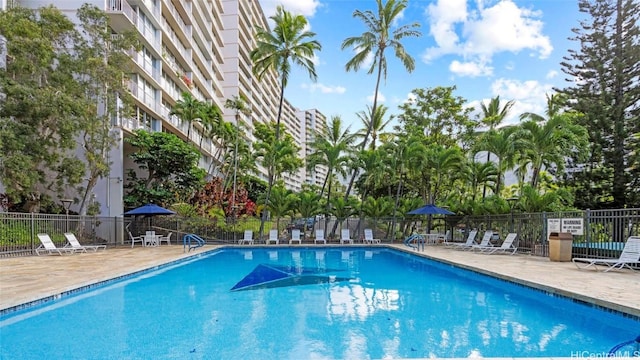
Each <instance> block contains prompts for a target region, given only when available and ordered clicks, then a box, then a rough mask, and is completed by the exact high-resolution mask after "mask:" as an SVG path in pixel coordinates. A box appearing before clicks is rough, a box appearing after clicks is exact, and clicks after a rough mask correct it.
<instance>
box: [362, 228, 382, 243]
mask: <svg viewBox="0 0 640 360" xmlns="http://www.w3.org/2000/svg"><path fill="white" fill-rule="evenodd" d="M364 242H365V243H367V244H380V239H374V238H373V230H371V229H364Z"/></svg>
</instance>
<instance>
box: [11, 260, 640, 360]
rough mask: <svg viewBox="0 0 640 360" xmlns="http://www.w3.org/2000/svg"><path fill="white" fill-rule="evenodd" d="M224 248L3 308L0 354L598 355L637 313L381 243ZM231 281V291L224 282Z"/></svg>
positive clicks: (627, 329)
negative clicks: (548, 291) (589, 303)
mask: <svg viewBox="0 0 640 360" xmlns="http://www.w3.org/2000/svg"><path fill="white" fill-rule="evenodd" d="M291 250H292V249H291V248H271V249H263V248H261V249H250V250H249V249H247V248H243V249H225V250H222V251H216V252H214V253H212V254H210V255H208V256H203V257H202V258H200V259H196V260H190V261H187V262H184V263H178V264H174V265H171V266H168V267H164V268H162V269H160V270H158V271H153V272H148V273H146V274H143V275H140V276H136V277H133V278H129V279H125V280H122V281H119V282H115V283H112V284H110V285H107V286H102V287H98V288H96V289H93V290H91V291H87V292H81V293H78V294H76V295H74V296H69V297H66V298H63V299H60V300H58V301H55V302H51V303H47V304H44V305H43V306H38V307H33V308H30V309H26V310H24V311H20V312H16V313H14V314H9V315H7V316H4V317H2V318H0V338H1V339H2V345H1V346H0V358H2V359H13V358H20V359H41V358H65V359H72V358H94V359H95V358H129V359H147V358H154V359H156V358H158V359H160V358H178V359H183V358H201V359H210V358H219V359H222V358H224V359H307V358H359V359H361V358H384V357H393V358H420V357H431V356H437V357H467V356H485V357H497V356H500V357H511V356H522V357H524V356H528V357H533V356H565V357H571V356H572V355H575V354H579V353H580V354H584V353H585V352H588V353H589V354H606V352H607V351H608V350H609V349H611V348H612V347H613V346H614V345H616V344H618V343H620V342H622V341H625V340H629V339H633V338H635V337H636V336H637V335H638V333H640V322H639V321H638V320H637V319H631V318H628V317H624V316H621V315H619V314H615V313H611V312H606V311H601V310H598V309H595V308H592V307H589V306H586V305H583V304H579V303H575V302H573V301H571V300H568V299H565V298H561V297H555V296H551V295H548V294H545V293H542V292H539V291H532V290H528V289H527V288H524V287H522V286H519V285H515V284H512V283H508V282H504V281H498V280H495V279H492V278H489V277H487V276H484V275H480V274H476V273H473V272H470V271H466V270H460V269H457V268H454V267H452V266H449V265H446V264H442V263H439V262H434V261H430V260H427V259H422V258H416V257H414V256H413V255H409V254H405V253H402V252H400V251H396V250H391V249H382V248H374V249H364V248H324V249H323V248H295V251H291ZM232 289H233V290H232Z"/></svg>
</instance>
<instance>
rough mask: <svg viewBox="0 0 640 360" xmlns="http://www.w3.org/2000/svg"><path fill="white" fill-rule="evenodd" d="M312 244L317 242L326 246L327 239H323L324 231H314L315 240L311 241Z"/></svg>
mask: <svg viewBox="0 0 640 360" xmlns="http://www.w3.org/2000/svg"><path fill="white" fill-rule="evenodd" d="M313 242H314V243H315V244H317V243H319V242H321V243H324V244H325V245H326V244H327V239H325V238H324V230H322V229H318V230H316V238H315V239H313Z"/></svg>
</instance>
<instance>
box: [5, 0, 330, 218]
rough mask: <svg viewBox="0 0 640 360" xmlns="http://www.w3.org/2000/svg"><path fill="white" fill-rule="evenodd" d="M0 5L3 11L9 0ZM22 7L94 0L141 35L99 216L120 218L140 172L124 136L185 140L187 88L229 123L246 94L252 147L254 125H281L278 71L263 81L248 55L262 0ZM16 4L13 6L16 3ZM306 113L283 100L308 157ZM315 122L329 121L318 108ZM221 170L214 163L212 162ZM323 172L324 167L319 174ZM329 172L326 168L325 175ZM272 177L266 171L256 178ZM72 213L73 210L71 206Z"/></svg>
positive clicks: (39, 0) (197, 137)
mask: <svg viewBox="0 0 640 360" xmlns="http://www.w3.org/2000/svg"><path fill="white" fill-rule="evenodd" d="M0 1H2V3H1V4H2V6H5V5H6V2H7V0H0ZM10 1H12V2H13V3H15V4H18V5H20V6H24V7H29V8H37V7H41V6H46V5H50V4H53V5H54V6H56V7H57V8H58V9H60V10H61V11H63V12H64V13H65V14H66V15H67V16H68V17H69V18H74V17H75V13H76V10H77V9H78V8H79V7H80V6H82V4H84V3H87V2H88V3H91V4H93V5H95V6H97V7H98V8H101V9H103V10H105V11H106V12H107V14H108V15H109V17H110V24H111V28H112V29H113V31H114V33H115V34H117V33H118V32H122V31H125V30H135V31H136V32H137V34H138V36H139V38H140V39H141V40H142V45H143V48H142V50H141V51H140V52H137V53H136V52H132V53H131V54H130V55H131V59H132V62H133V64H134V70H133V73H132V74H131V80H130V82H129V89H130V91H131V93H132V94H133V95H134V98H135V108H136V110H135V115H134V116H132V117H131V118H114V119H113V126H114V131H116V132H117V134H118V137H119V139H120V140H119V142H118V144H117V145H116V147H115V148H114V149H113V150H112V151H111V154H110V160H111V161H112V163H113V165H112V169H111V174H110V176H109V178H108V179H102V180H101V181H100V182H99V183H98V185H97V187H96V189H95V191H94V193H95V200H96V201H98V202H99V203H100V204H101V215H103V216H122V214H123V211H124V207H123V201H122V199H123V196H124V188H123V185H124V181H125V180H126V178H125V177H126V171H127V169H130V168H135V164H134V163H133V162H132V161H131V160H130V159H129V157H128V155H129V154H130V153H131V152H132V151H133V149H132V148H131V147H130V145H128V144H127V143H126V142H124V141H123V139H124V138H126V137H127V136H130V135H131V133H132V131H134V130H137V129H146V130H149V131H165V132H170V133H173V134H176V135H178V136H179V137H181V138H182V139H185V140H186V139H187V130H188V124H187V123H186V122H183V121H182V120H181V119H179V118H178V117H177V116H173V115H169V113H170V111H171V108H172V107H173V106H174V105H175V104H176V102H177V101H178V100H179V99H180V96H181V95H180V94H181V93H182V92H183V91H187V92H190V93H191V94H192V95H193V96H194V97H195V98H197V99H198V100H200V101H204V102H210V103H215V104H216V105H218V107H220V109H221V110H223V112H224V116H225V120H226V121H230V122H232V123H235V121H236V117H235V115H236V114H235V112H234V111H233V110H231V109H225V107H224V103H225V100H226V99H231V98H232V97H233V96H239V97H240V96H241V97H243V98H245V99H247V101H248V106H249V108H250V110H251V112H250V114H249V115H241V121H242V122H243V126H244V128H246V131H245V132H243V134H245V137H246V141H248V142H253V141H254V140H255V138H253V135H252V134H253V129H254V127H253V124H254V123H255V122H256V121H260V122H267V121H275V120H276V116H277V112H278V104H279V96H280V86H279V81H278V80H279V79H278V77H277V74H275V73H272V74H269V75H268V76H265V78H264V79H262V81H258V80H257V79H256V78H255V77H254V76H253V74H252V71H251V67H252V65H251V60H250V58H249V53H250V51H251V49H252V48H253V47H254V44H255V40H254V39H253V34H254V26H256V25H259V26H261V27H264V28H267V27H268V24H267V19H266V17H265V16H264V14H263V12H262V9H261V7H260V3H259V1H257V0H65V1H53V0H10ZM10 5H11V4H9V6H10ZM298 113H300V110H298V109H296V108H295V107H294V106H293V105H292V104H289V102H288V101H286V100H285V102H284V107H283V113H282V123H283V124H284V125H285V127H286V131H287V132H289V133H290V134H291V135H292V136H293V137H294V139H296V140H298V146H300V147H301V149H302V151H301V155H302V156H304V155H306V154H308V153H309V149H308V148H307V146H306V141H307V140H308V136H307V135H306V130H305V129H306V128H307V127H309V126H313V127H314V128H315V126H316V122H315V121H309V120H308V119H307V117H306V116H305V117H304V118H301V117H299V116H298ZM313 114H314V115H313V118H320V117H322V118H323V119H324V116H323V115H322V114H321V113H320V112H319V111H317V110H313ZM201 130H202V128H201V127H200V126H199V124H194V125H193V128H192V130H191V132H190V140H191V141H192V142H193V143H195V144H200V143H201V138H202V158H201V161H200V166H201V167H203V168H205V169H208V168H209V167H210V166H211V165H212V163H215V162H219V161H220V160H219V159H216V158H215V156H216V149H217V147H216V146H217V144H216V143H215V142H214V141H212V140H211V139H209V138H206V137H204V138H203V133H202V132H201ZM214 165H215V164H214ZM317 171H320V172H321V169H319V170H317ZM325 174H326V171H325ZM256 175H258V176H259V177H261V178H263V179H265V180H266V171H264V169H260V173H259V174H256ZM317 176H320V174H315V173H314V174H312V179H309V174H307V173H306V172H305V171H300V172H299V173H298V174H293V175H284V176H283V179H284V180H285V183H286V184H287V186H288V187H289V188H291V189H293V190H299V189H300V188H301V185H302V184H303V183H304V182H305V181H306V182H314V183H317V180H316V177H317ZM72 209H73V206H72Z"/></svg>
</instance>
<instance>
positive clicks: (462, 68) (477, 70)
mask: <svg viewBox="0 0 640 360" xmlns="http://www.w3.org/2000/svg"><path fill="white" fill-rule="evenodd" d="M449 71H451V72H452V73H454V74H456V75H458V76H469V77H478V76H489V75H492V74H493V68H492V67H491V66H488V65H487V64H485V63H483V62H482V61H478V62H473V61H467V62H460V61H458V60H453V61H452V62H451V64H449Z"/></svg>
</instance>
